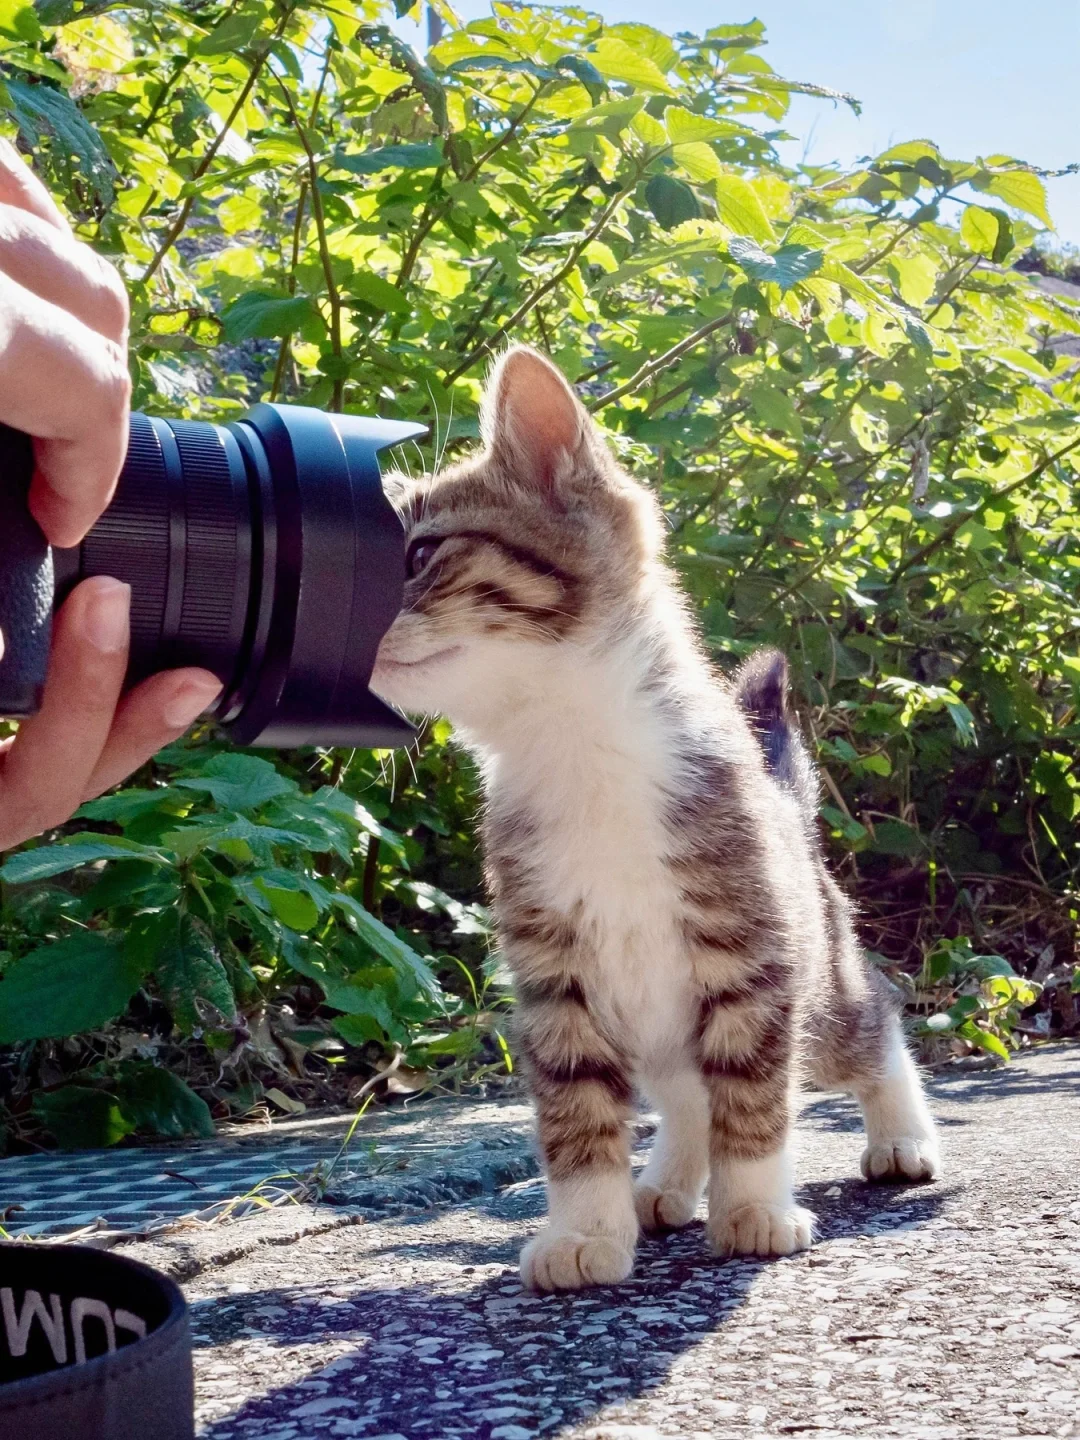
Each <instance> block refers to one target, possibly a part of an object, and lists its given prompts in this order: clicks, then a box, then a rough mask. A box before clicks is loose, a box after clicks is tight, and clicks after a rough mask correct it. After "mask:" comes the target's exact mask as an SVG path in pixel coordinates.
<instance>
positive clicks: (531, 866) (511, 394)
mask: <svg viewBox="0 0 1080 1440" xmlns="http://www.w3.org/2000/svg"><path fill="white" fill-rule="evenodd" d="M483 436H484V448H483V450H482V451H481V452H480V453H478V454H476V455H475V456H473V457H472V458H471V459H468V460H465V461H464V462H462V463H460V464H457V465H454V466H451V467H450V468H449V469H447V470H446V471H444V472H443V473H441V474H439V475H437V476H435V477H434V479H431V480H424V481H420V482H411V481H407V480H404V479H402V478H401V477H398V484H399V485H400V493H399V497H398V503H399V505H400V508H401V512H402V515H403V516H404V519H405V524H406V527H407V530H408V576H409V578H408V582H407V586H406V590H405V600H404V605H403V608H402V610H401V613H400V615H399V616H398V618H397V620H396V621H395V623H394V625H393V627H392V628H391V630H390V631H389V633H388V634H387V636H386V638H385V639H384V641H383V644H382V647H381V649H380V651H379V659H378V664H377V667H376V671H375V678H374V682H373V683H374V685H375V688H376V689H377V690H379V691H380V692H381V693H382V694H384V695H385V696H387V698H388V699H390V700H393V701H396V702H397V703H398V704H399V705H401V706H403V707H404V708H406V709H408V710H412V711H421V712H432V711H437V712H440V713H442V714H445V715H447V716H448V717H449V718H450V720H451V721H452V722H453V724H454V726H455V728H456V730H457V733H458V736H459V737H460V739H461V740H462V741H463V742H464V743H465V744H466V745H467V746H468V747H469V749H470V750H471V751H472V752H473V754H474V755H475V756H476V758H477V760H478V762H479V765H480V769H481V773H482V777H483V784H484V790H485V795H486V802H487V803H486V815H485V820H484V846H485V852H486V860H487V873H488V879H489V883H490V888H491V893H492V898H493V902H494V908H495V917H496V923H497V928H498V934H499V940H500V944H501V947H502V950H503V953H504V954H505V956H506V959H507V961H508V962H509V965H510V968H511V970H512V972H513V974H514V978H515V984H516V989H517V996H518V1002H519V1003H518V1007H517V1012H516V1014H517V1025H518V1049H519V1052H520V1053H521V1055H522V1056H523V1058H524V1061H525V1067H526V1071H527V1074H528V1076H529V1079H530V1083H531V1088H532V1092H533V1096H534V1099H535V1103H536V1110H537V1118H538V1130H539V1142H540V1147H541V1149H542V1152H543V1158H544V1162H545V1167H546V1171H547V1179H548V1197H549V1211H550V1214H549V1220H548V1223H547V1225H546V1226H545V1227H544V1229H543V1230H542V1231H541V1232H540V1233H539V1234H538V1235H536V1236H535V1237H534V1238H533V1239H532V1240H531V1241H530V1242H529V1243H528V1244H527V1245H526V1246H525V1248H524V1250H523V1252H522V1256H521V1272H522V1278H523V1280H524V1281H525V1283H526V1284H527V1285H530V1286H532V1287H535V1288H537V1289H540V1290H555V1289H566V1290H573V1289H578V1288H579V1287H581V1286H585V1285H594V1284H610V1283H612V1282H615V1281H619V1280H623V1279H625V1277H626V1276H627V1275H629V1273H630V1270H631V1267H632V1264H633V1256H634V1245H635V1242H636V1238H637V1234H638V1229H639V1226H642V1225H644V1226H645V1227H647V1228H650V1229H653V1228H656V1229H665V1228H671V1227H676V1226H682V1225H686V1224H687V1223H688V1222H689V1221H690V1219H691V1218H692V1217H693V1215H694V1213H695V1210H696V1209H697V1205H698V1201H699V1199H700V1197H701V1194H702V1191H703V1190H704V1188H705V1186H706V1184H707V1185H708V1198H709V1219H708V1233H709V1238H710V1240H711V1243H712V1245H713V1247H714V1249H715V1250H716V1251H717V1253H719V1254H721V1255H731V1254H753V1255H787V1254H790V1253H791V1252H793V1251H796V1250H801V1249H803V1248H805V1247H806V1246H807V1245H809V1244H810V1239H811V1228H812V1225H813V1216H812V1215H811V1214H810V1213H809V1212H808V1211H807V1210H804V1209H802V1208H801V1207H799V1206H798V1205H796V1203H795V1200H794V1197H793V1194H792V1150H791V1131H792V1121H793V1116H794V1113H795V1107H796V1095H797V1090H798V1086H799V1082H800V1079H801V1078H802V1076H803V1075H807V1076H809V1077H810V1078H811V1079H812V1080H813V1081H814V1082H815V1083H816V1084H818V1085H820V1086H823V1087H825V1088H829V1089H837V1088H844V1089H849V1090H852V1091H854V1093H855V1095H856V1096H857V1097H858V1099H859V1101H860V1103H861V1105H862V1109H863V1113H864V1115H865V1119H866V1129H867V1147H866V1151H865V1153H864V1155H863V1159H862V1169H863V1173H864V1175H865V1176H866V1177H867V1178H868V1179H873V1180H887V1181H906V1180H930V1179H933V1178H934V1177H935V1176H937V1175H938V1174H939V1171H940V1165H939V1159H938V1147H937V1142H936V1140H935V1136H934V1128H933V1122H932V1121H931V1118H930V1115H929V1112H928V1110H927V1107H926V1103H925V1101H924V1099H923V1095H922V1091H921V1088H920V1085H919V1080H918V1077H917V1074H916V1071H915V1067H914V1065H913V1063H912V1061H911V1058H910V1056H909V1054H908V1051H907V1049H906V1047H905V1045H904V1041H903V1038H902V1035H901V1030H900V1025H899V1022H898V1020H897V1018H896V1015H895V1013H894V1011H893V1008H892V1005H891V1004H890V1000H889V998H888V993H887V986H886V985H885V982H884V981H883V980H882V979H881V978H880V977H879V976H878V975H877V974H876V973H875V972H873V971H871V970H870V969H869V968H868V966H867V964H866V962H865V960H864V959H863V957H862V955H861V953H860V951H859V947H858V944H857V942H856V939H855V935H854V931H853V928H852V919H851V912H850V908H849V906H848V903H847V901H846V900H845V899H844V897H843V895H842V893H841V891H840V890H839V888H838V887H837V885H836V884H835V883H834V881H833V880H832V878H831V877H830V875H829V873H828V871H827V869H826V867H825V863H824V861H823V858H822V854H821V850H820V846H819V843H818V839H817V834H816V820H815V816H816V810H817V800H816V793H815V789H816V787H815V782H814V777H813V773H812V770H811V767H810V763H809V760H808V758H807V755H806V753H805V751H804V749H803V747H802V743H801V740H800V738H799V735H798V732H797V730H796V728H795V726H794V723H793V722H792V720H791V719H790V718H789V714H788V709H787V697H786V688H787V677H786V668H785V665H784V661H783V658H782V657H781V656H779V655H776V654H772V653H766V654H763V655H758V656H755V657H754V658H752V659H751V660H750V661H749V663H748V664H747V665H746V666H745V667H744V668H743V670H742V672H741V673H740V674H739V675H737V676H736V678H735V681H734V683H733V684H728V683H725V682H723V681H721V680H719V679H717V677H716V676H715V675H714V674H713V673H712V671H711V669H710V667H709V664H708V662H707V661H706V659H705V657H704V655H703V654H702V651H701V648H700V645H699V643H698V640H697V638H696V635H695V633H694V627H693V624H692V622H691V620H690V618H689V616H688V614H687V609H686V606H685V603H684V601H683V599H682V596H681V595H680V594H679V591H678V589H677V587H676V582H675V580H674V578H673V576H672V573H671V571H670V570H669V569H668V567H667V566H666V564H665V563H664V560H663V557H662V554H661V548H662V536H663V522H662V518H661V515H660V512H659V510H658V507H657V505H656V502H655V500H654V499H653V497H652V495H651V494H650V493H649V491H648V490H647V489H645V487H644V486H642V485H639V484H637V483H636V482H635V481H633V480H631V479H630V477H629V476H627V475H626V474H625V473H623V471H622V470H620V469H619V467H618V465H617V464H616V463H615V461H614V459H613V457H612V456H611V454H610V453H609V452H608V450H607V449H606V447H605V445H604V444H603V441H602V440H601V438H600V435H599V433H598V431H597V430H596V429H595V427H594V426H593V424H592V422H591V421H590V420H589V418H588V416H587V415H586V413H585V411H584V410H583V409H582V407H581V405H580V404H579V403H578V401H577V399H576V397H575V395H574V393H573V391H572V390H571V389H570V387H569V386H568V385H567V384H566V382H565V381H564V379H563V378H562V376H561V375H560V374H559V372H558V371H557V370H556V369H555V368H554V367H553V366H552V365H551V364H549V363H548V361H547V360H545V359H544V358H543V357H542V356H540V355H538V354H536V353H535V352H533V351H532V350H529V349H525V348H515V349H512V350H510V351H509V352H508V353H507V354H505V355H504V356H503V357H502V359H501V360H500V361H499V363H498V364H497V366H496V367H495V370H494V373H493V375H492V377H491V380H490V383H489V385H488V388H487V391H486V394H485V397H484V405H483ZM635 1090H640V1091H642V1092H643V1093H644V1094H645V1096H646V1097H648V1099H649V1100H651V1101H652V1103H653V1104H654V1105H655V1106H656V1108H657V1109H658V1110H659V1111H660V1114H661V1117H662V1119H661V1126H660V1131H659V1134H658V1136H657V1139H656V1142H655V1145H654V1148H653V1151H652V1155H651V1158H650V1159H649V1162H648V1164H647V1166H646V1167H645V1170H644V1172H643V1173H642V1175H641V1176H640V1178H639V1179H638V1181H637V1183H636V1185H635V1184H633V1183H632V1180H631V1172H630V1152H629V1139H630V1128H629V1125H628V1121H629V1120H630V1118H631V1116H632V1114H633V1106H634V1094H635Z"/></svg>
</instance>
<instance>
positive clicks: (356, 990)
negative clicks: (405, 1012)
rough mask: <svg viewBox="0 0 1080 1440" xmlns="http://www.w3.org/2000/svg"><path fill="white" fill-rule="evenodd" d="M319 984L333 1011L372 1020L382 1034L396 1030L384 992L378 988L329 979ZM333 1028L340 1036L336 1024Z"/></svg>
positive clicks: (339, 1030)
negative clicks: (362, 1016)
mask: <svg viewBox="0 0 1080 1440" xmlns="http://www.w3.org/2000/svg"><path fill="white" fill-rule="evenodd" d="M319 983H320V984H321V986H322V990H323V994H324V995H325V996H326V1003H327V1004H328V1005H329V1006H331V1007H332V1008H333V1009H334V1010H341V1011H342V1012H343V1013H344V1014H346V1015H364V1016H366V1017H367V1018H368V1019H371V1020H374V1021H375V1023H376V1024H377V1025H378V1027H379V1029H380V1030H381V1031H382V1032H383V1033H385V1034H387V1035H391V1034H393V1032H394V1030H395V1029H396V1026H395V1023H394V1014H393V1010H392V1009H391V1007H390V1002H389V1000H388V999H387V997H386V992H385V990H382V989H380V988H379V987H378V986H371V985H352V984H349V983H348V982H347V981H340V980H332V979H330V978H329V977H328V978H327V979H325V980H322V981H320V982H319ZM334 1028H335V1029H337V1031H338V1034H339V1035H340V1034H342V1031H341V1029H340V1028H339V1027H338V1026H337V1025H336V1024H335V1027H334ZM345 1038H348V1037H345ZM368 1038H370V1037H368Z"/></svg>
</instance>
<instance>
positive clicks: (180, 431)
mask: <svg viewBox="0 0 1080 1440" xmlns="http://www.w3.org/2000/svg"><path fill="white" fill-rule="evenodd" d="M425 433H426V432H425V429H424V427H423V426H420V425H414V424H409V423H404V422H399V421H392V420H376V419H371V418H367V417H360V416H351V415H330V414H326V413H325V412H323V411H321V410H310V409H307V408H305V407H303V406H289V405H256V406H255V407H254V408H253V409H252V410H250V411H249V412H248V413H247V414H246V415H245V416H244V417H243V419H241V420H239V421H236V422H234V423H232V424H229V425H211V424H205V423H201V422H196V421H190V420H162V419H158V418H152V417H150V416H147V415H141V414H134V415H132V417H131V437H130V443H129V447H128V453H127V459H126V460H125V462H124V468H123V471H122V473H121V475H120V480H119V483H118V485H117V490H116V495H115V497H114V499H113V501H112V503H111V504H110V506H109V508H108V510H107V511H106V512H105V514H104V515H103V516H102V517H101V519H100V520H99V521H98V522H97V524H96V525H95V526H94V528H93V529H92V530H91V531H90V533H89V534H88V535H87V536H86V538H85V539H84V540H83V542H82V544H81V545H79V546H78V547H76V548H75V549H72V550H56V551H54V552H53V564H54V569H55V577H56V590H57V598H58V599H59V598H61V597H62V595H63V594H64V593H66V591H67V590H69V589H70V588H71V586H72V585H74V584H76V583H77V582H78V581H79V580H82V579H84V578H86V577H87V576H89V575H112V576H115V577H116V578H117V579H119V580H125V581H127V582H128V583H129V584H130V586H131V657H130V663H129V670H128V679H129V681H131V682H134V681H136V680H140V679H142V678H144V677H145V676H146V675H149V674H151V673H153V672H154V671H157V670H162V669H166V668H172V667H174V666H178V665H199V666H202V667H204V668H205V669H208V670H211V671H213V673H214V674H215V675H217V676H218V677H219V679H220V680H221V682H222V685H223V687H224V688H223V691H222V696H221V699H220V701H219V702H218V704H217V706H216V709H215V711H214V714H215V716H216V717H217V719H218V720H219V721H220V722H221V723H222V724H223V725H224V726H225V728H226V730H227V731H228V732H229V734H230V736H231V738H233V739H234V740H236V741H237V742H238V743H239V744H242V745H264V746H290V747H291V746H301V745H358V746H376V747H382V746H392V745H401V744H404V743H406V742H407V741H408V740H409V739H410V738H411V736H412V734H413V730H412V727H411V726H410V725H409V723H408V721H407V720H405V719H404V717H403V716H401V715H399V714H398V713H397V711H395V710H393V709H391V707H390V706H388V705H387V704H385V703H384V702H383V701H382V700H380V699H379V698H378V697H377V696H376V695H373V694H372V693H371V691H370V690H369V689H368V682H369V680H370V678H371V672H372V668H373V667H374V663H375V652H376V651H377V649H378V646H379V641H380V640H381V639H382V636H383V635H384V633H385V632H386V630H387V629H388V628H389V626H390V624H391V623H392V622H393V620H394V617H395V615H396V614H397V612H398V610H399V608H400V605H401V596H402V590H403V588H404V583H405V554H404V535H403V531H402V527H401V522H400V520H399V519H398V516H397V514H396V512H395V511H394V509H393V506H392V505H391V504H390V502H389V501H388V500H387V498H386V496H385V495H384V493H383V489H382V482H381V479H380V475H379V465H378V458H377V457H378V452H379V451H380V450H382V449H384V448H385V447H386V446H389V445H395V444H400V443H401V442H402V441H405V440H409V439H414V438H416V437H418V436H421V435H423V434H425Z"/></svg>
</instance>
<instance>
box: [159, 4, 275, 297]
mask: <svg viewBox="0 0 1080 1440" xmlns="http://www.w3.org/2000/svg"><path fill="white" fill-rule="evenodd" d="M291 15H292V9H291V7H290V9H289V10H287V11H286V12H285V13H284V14H283V15H282V17H281V19H280V20H279V21H278V24H277V29H276V30H275V31H274V36H273V38H274V39H275V40H277V39H279V38H280V37H281V35H282V33H283V31H284V29H285V25H286V23H287V21H288V19H289V17H290V16H291ZM269 58H270V47H269V45H268V46H267V47H266V49H265V50H263V51H262V53H261V54H259V55H257V56H256V57H255V63H254V65H252V67H251V70H250V71H249V72H248V78H247V79H246V80H245V81H244V85H243V88H242V89H241V91H240V94H239V95H238V96H237V97H236V103H235V104H234V105H233V107H232V109H231V110H230V111H229V115H228V119H227V120H225V121H224V123H223V124H222V127H221V129H220V130H219V131H218V133H217V135H216V136H215V137H214V141H213V144H212V145H211V146H210V148H209V149H208V150H207V152H206V154H205V155H204V156H203V158H202V159H201V160H200V161H199V163H198V165H196V167H195V171H194V173H193V175H192V176H191V179H190V181H189V182H188V183H189V184H194V183H195V181H196V180H201V179H202V177H203V176H204V175H205V174H206V172H207V170H209V168H210V166H211V165H212V164H213V163H214V158H215V156H216V155H217V153H218V151H219V150H220V149H221V147H222V145H224V143H225V137H226V136H227V135H228V133H229V131H230V130H231V129H232V127H233V124H234V122H235V120H236V117H237V116H238V115H239V114H240V112H241V110H243V108H244V106H245V105H246V104H247V99H248V96H249V95H250V94H251V92H252V90H253V89H254V88H255V82H256V80H258V78H259V74H260V72H261V70H262V68H263V66H264V65H265V64H266V62H267V60H269ZM197 198H198V197H197V196H196V195H194V194H192V195H189V196H188V198H187V199H186V200H185V201H184V204H183V207H182V209H181V211H180V214H179V215H177V217H176V219H175V220H174V221H173V223H172V224H171V225H170V226H169V228H168V230H166V232H165V238H164V239H163V240H162V242H161V244H160V246H159V247H158V249H157V250H156V251H155V252H154V258H153V259H152V260H151V261H150V264H149V265H148V266H147V267H146V269H145V270H144V271H143V274H142V283H143V284H144V285H145V284H147V282H148V281H150V280H152V279H153V278H154V276H155V275H156V274H157V272H158V269H159V268H160V266H161V262H162V261H163V260H164V259H165V256H166V255H167V254H168V253H169V251H170V250H171V249H172V247H173V246H174V245H175V244H176V242H177V240H178V239H179V238H180V235H181V234H182V232H183V229H184V226H185V225H186V224H187V222H188V217H189V215H190V214H191V212H192V210H193V209H194V208H195V201H196V199H197Z"/></svg>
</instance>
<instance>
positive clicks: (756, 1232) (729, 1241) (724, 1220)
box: [709, 1204, 814, 1258]
mask: <svg viewBox="0 0 1080 1440" xmlns="http://www.w3.org/2000/svg"><path fill="white" fill-rule="evenodd" d="M813 1230H814V1216H813V1215H812V1214H811V1212H810V1211H809V1210H804V1209H802V1207H801V1206H799V1205H762V1204H758V1205H740V1206H739V1207H738V1208H737V1209H735V1210H726V1211H724V1212H723V1213H722V1214H720V1215H718V1216H716V1218H715V1219H714V1218H713V1217H712V1216H710V1217H709V1241H710V1243H711V1245H712V1248H713V1250H714V1251H715V1253H716V1254H717V1255H719V1256H721V1257H722V1258H726V1257H728V1256H730V1255H762V1256H765V1255H794V1253H795V1252H796V1250H806V1249H808V1248H809V1246H810V1245H811V1243H812V1241H813Z"/></svg>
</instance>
